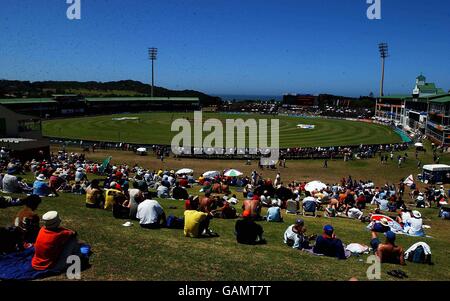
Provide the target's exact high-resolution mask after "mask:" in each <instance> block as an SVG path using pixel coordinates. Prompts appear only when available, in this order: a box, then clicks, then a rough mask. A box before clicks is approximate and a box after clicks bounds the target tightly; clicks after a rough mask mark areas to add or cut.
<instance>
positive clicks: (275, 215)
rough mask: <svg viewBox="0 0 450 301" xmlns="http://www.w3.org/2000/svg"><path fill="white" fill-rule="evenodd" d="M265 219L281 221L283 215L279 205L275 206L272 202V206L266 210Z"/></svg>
mask: <svg viewBox="0 0 450 301" xmlns="http://www.w3.org/2000/svg"><path fill="white" fill-rule="evenodd" d="M267 221H268V222H283V217H282V216H281V209H280V207H278V206H276V205H275V204H272V207H270V208H269V209H268V210H267Z"/></svg>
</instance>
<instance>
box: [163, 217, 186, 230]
mask: <svg viewBox="0 0 450 301" xmlns="http://www.w3.org/2000/svg"><path fill="white" fill-rule="evenodd" d="M166 226H167V228H170V229H183V228H184V219H183V218H178V217H176V216H173V215H170V216H169V217H168V218H167V220H166Z"/></svg>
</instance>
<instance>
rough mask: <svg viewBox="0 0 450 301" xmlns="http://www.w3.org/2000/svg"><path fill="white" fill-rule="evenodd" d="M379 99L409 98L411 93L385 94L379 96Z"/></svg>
mask: <svg viewBox="0 0 450 301" xmlns="http://www.w3.org/2000/svg"><path fill="white" fill-rule="evenodd" d="M380 98H381V99H406V98H411V95H385V96H381V97H380Z"/></svg>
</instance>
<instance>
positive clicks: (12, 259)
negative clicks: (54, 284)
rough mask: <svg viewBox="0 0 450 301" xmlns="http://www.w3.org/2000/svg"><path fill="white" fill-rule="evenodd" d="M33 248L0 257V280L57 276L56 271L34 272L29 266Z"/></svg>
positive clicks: (22, 279)
mask: <svg viewBox="0 0 450 301" xmlns="http://www.w3.org/2000/svg"><path fill="white" fill-rule="evenodd" d="M33 255H34V247H32V248H29V249H26V250H24V251H23V252H15V253H11V254H7V255H4V256H0V280H20V281H26V280H34V279H42V278H45V277H50V276H55V275H58V274H59V273H60V272H58V271H56V270H47V271H36V270H35V269H33V267H32V266H31V259H32V258H33Z"/></svg>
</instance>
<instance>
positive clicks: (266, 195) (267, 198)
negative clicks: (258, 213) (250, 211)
mask: <svg viewBox="0 0 450 301" xmlns="http://www.w3.org/2000/svg"><path fill="white" fill-rule="evenodd" d="M260 200H261V205H263V206H265V207H269V206H270V205H271V204H272V201H271V199H270V195H269V192H268V191H267V190H265V191H264V193H263V195H262V196H261V197H260Z"/></svg>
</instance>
